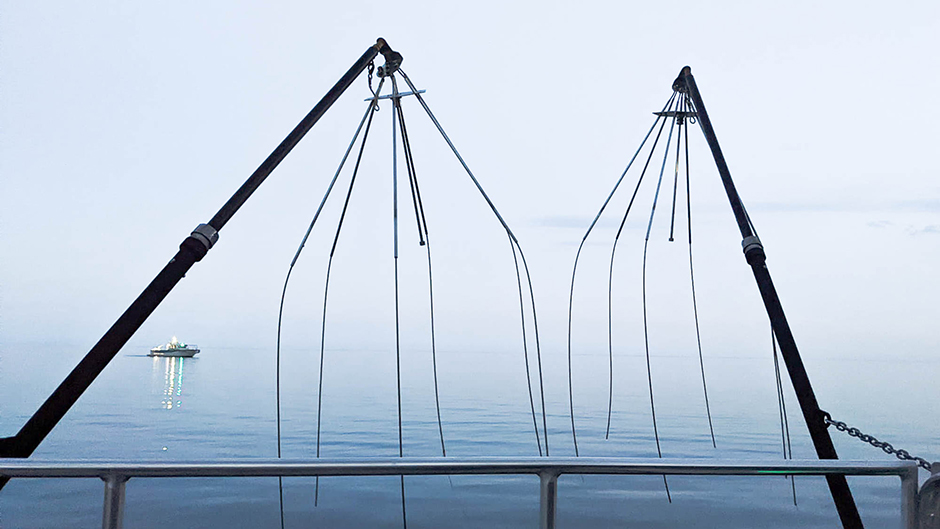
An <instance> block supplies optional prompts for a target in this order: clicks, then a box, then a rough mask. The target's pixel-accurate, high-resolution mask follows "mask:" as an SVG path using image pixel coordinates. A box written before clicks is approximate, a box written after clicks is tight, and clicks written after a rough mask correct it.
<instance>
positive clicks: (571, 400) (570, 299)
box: [568, 98, 672, 456]
mask: <svg viewBox="0 0 940 529" xmlns="http://www.w3.org/2000/svg"><path fill="white" fill-rule="evenodd" d="M669 101H672V98H669ZM669 101H667V102H666V105H663V110H666V107H667V106H668V105H669ZM659 118H660V116H658V115H657V116H656V119H655V120H653V124H652V125H651V126H650V130H649V131H647V133H646V136H645V137H644V138H643V141H642V142H641V143H640V146H639V148H637V150H636V152H635V153H633V158H631V159H630V162H629V163H628V164H627V168H626V169H624V170H623V173H621V174H620V178H618V179H617V182H616V183H615V184H614V188H613V189H612V190H611V192H610V194H609V195H607V199H606V200H604V203H603V204H602V205H601V209H600V211H598V212H597V215H595V216H594V220H593V221H591V225H590V226H588V229H587V232H585V234H584V237H582V238H581V244H579V245H578V252H577V254H575V257H574V266H572V268H571V289H570V292H569V294H568V406H569V411H570V415H571V436H572V440H573V442H574V451H575V456H577V455H578V434H577V431H576V429H575V424H574V391H573V389H572V384H571V382H572V381H571V320H572V312H573V308H574V281H575V278H576V277H577V273H578V260H579V259H580V258H581V250H582V249H584V243H585V242H586V241H587V238H588V236H590V235H591V232H592V231H593V230H594V226H595V225H597V221H598V220H600V218H601V215H603V213H604V210H605V209H607V204H609V203H610V200H611V199H612V198H613V197H614V194H616V193H617V189H618V188H619V187H620V184H621V183H622V182H623V179H624V177H626V176H627V172H628V171H630V167H632V166H633V162H634V161H636V158H637V156H639V155H640V151H642V150H643V146H644V145H646V140H648V139H649V137H650V135H651V134H652V133H653V129H655V128H656V124H657V123H659ZM634 194H635V192H634ZM610 376H611V386H610V387H611V388H613V358H611V371H610ZM612 401H613V392H612V391H611V393H610V402H612ZM609 435H610V405H609V404H608V413H607V434H606V435H605V439H606V438H607V436H609Z"/></svg>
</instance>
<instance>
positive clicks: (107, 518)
mask: <svg viewBox="0 0 940 529" xmlns="http://www.w3.org/2000/svg"><path fill="white" fill-rule="evenodd" d="M101 479H103V480H104V515H103V516H102V520H101V528H102V529H121V527H123V526H124V485H125V484H126V483H127V480H128V478H127V476H122V475H120V474H108V475H107V476H102V478H101Z"/></svg>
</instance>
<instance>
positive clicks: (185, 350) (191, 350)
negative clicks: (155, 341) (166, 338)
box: [147, 336, 199, 358]
mask: <svg viewBox="0 0 940 529" xmlns="http://www.w3.org/2000/svg"><path fill="white" fill-rule="evenodd" d="M198 352H199V346H197V345H196V344H185V343H182V342H180V341H179V340H177V339H176V336H174V337H173V339H172V340H170V342H169V343H167V344H164V345H160V346H157V347H154V348H153V349H151V350H150V354H149V355H147V356H182V357H186V358H190V357H192V356H195V354H196V353H198Z"/></svg>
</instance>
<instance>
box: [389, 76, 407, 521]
mask: <svg viewBox="0 0 940 529" xmlns="http://www.w3.org/2000/svg"><path fill="white" fill-rule="evenodd" d="M390 77H391V79H392V101H395V102H398V100H399V98H400V97H401V96H400V95H399V94H398V83H397V82H396V81H395V74H394V73H393V74H391V75H390ZM397 107H398V105H397V104H393V105H392V235H393V237H392V239H393V252H394V255H393V257H394V261H395V383H396V384H395V385H396V388H397V390H398V457H405V448H404V438H403V435H402V426H401V422H402V421H401V311H400V309H399V306H398V145H397V142H396V139H397V138H396V134H395V121H396V120H397V118H398V113H397ZM398 477H399V479H400V481H401V521H402V526H403V527H404V528H405V529H408V517H407V515H406V511H405V476H404V474H402V475H400V476H398Z"/></svg>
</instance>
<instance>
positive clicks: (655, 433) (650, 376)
mask: <svg viewBox="0 0 940 529" xmlns="http://www.w3.org/2000/svg"><path fill="white" fill-rule="evenodd" d="M675 125H676V119H675V117H673V119H672V123H671V124H670V125H669V136H668V137H667V138H666V149H665V152H664V154H663V165H662V167H661V168H660V170H659V180H658V181H657V182H656V192H655V194H654V195H653V205H652V207H651V208H650V221H649V224H648V225H647V226H646V238H645V239H644V241H643V343H644V346H645V349H646V378H647V381H648V382H649V391H650V413H651V414H652V417H653V436H654V438H655V439H656V455H657V456H658V457H663V451H662V447H661V446H660V443H659V428H658V427H657V425H656V405H655V403H654V400H653V371H652V367H651V364H650V340H649V322H648V317H647V307H646V261H647V259H646V258H647V251H648V249H649V242H650V232H651V231H652V230H653V218H654V217H655V215H656V202H657V201H658V200H659V190H660V188H661V186H662V183H663V173H665V171H666V160H667V159H668V158H669V146H670V143H671V142H672V132H673V129H674V128H675ZM663 485H664V486H665V487H666V499H667V500H669V502H670V503H672V495H671V494H670V493H669V482H668V481H667V480H666V476H665V475H663Z"/></svg>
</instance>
